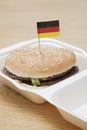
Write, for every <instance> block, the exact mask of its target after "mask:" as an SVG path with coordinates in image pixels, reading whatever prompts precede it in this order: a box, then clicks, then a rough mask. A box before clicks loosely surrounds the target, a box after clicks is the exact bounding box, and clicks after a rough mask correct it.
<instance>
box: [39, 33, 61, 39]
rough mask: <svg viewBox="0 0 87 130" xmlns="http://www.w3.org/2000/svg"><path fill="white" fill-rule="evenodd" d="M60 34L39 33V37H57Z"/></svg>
mask: <svg viewBox="0 0 87 130" xmlns="http://www.w3.org/2000/svg"><path fill="white" fill-rule="evenodd" d="M59 35H60V32H48V33H39V34H38V38H45V37H55V36H59Z"/></svg>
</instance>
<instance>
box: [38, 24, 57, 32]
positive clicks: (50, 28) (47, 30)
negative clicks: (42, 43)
mask: <svg viewBox="0 0 87 130" xmlns="http://www.w3.org/2000/svg"><path fill="white" fill-rule="evenodd" d="M37 30H38V33H46V32H59V27H58V26H55V27H46V28H38V29H37Z"/></svg>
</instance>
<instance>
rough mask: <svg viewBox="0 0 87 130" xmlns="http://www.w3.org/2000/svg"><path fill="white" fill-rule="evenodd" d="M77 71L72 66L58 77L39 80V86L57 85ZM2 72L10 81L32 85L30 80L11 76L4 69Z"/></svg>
mask: <svg viewBox="0 0 87 130" xmlns="http://www.w3.org/2000/svg"><path fill="white" fill-rule="evenodd" d="M78 71H79V68H78V67H77V66H74V67H72V68H71V69H69V70H67V71H66V72H63V73H61V74H58V75H54V76H52V77H48V78H46V80H45V79H44V78H43V79H39V80H40V86H46V85H48V86H49V85H53V84H55V83H58V82H60V81H62V80H64V79H66V78H68V77H70V76H72V75H74V74H76V73H78ZM2 72H3V73H4V74H6V75H7V76H9V77H10V78H12V79H16V80H20V81H21V82H22V83H25V84H29V85H32V83H31V79H30V78H25V77H19V76H16V75H14V74H12V73H11V72H9V71H8V70H7V69H6V68H5V67H4V68H3V69H2Z"/></svg>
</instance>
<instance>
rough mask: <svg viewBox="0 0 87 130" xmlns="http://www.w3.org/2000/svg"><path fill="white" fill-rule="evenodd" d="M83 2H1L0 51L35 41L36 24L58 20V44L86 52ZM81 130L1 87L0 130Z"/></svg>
mask: <svg viewBox="0 0 87 130" xmlns="http://www.w3.org/2000/svg"><path fill="white" fill-rule="evenodd" d="M86 5H87V1H86V0H73V1H72V0H66V1H65V0H51V1H50V0H46V1H41V0H32V1H29V0H2V1H0V48H4V47H7V46H10V45H12V44H15V43H16V42H20V41H24V40H30V39H32V38H37V30H36V22H37V21H43V20H51V19H52V20H55V19H59V20H60V30H61V31H60V32H61V36H60V37H59V38H58V39H59V40H61V41H65V42H68V43H70V44H72V45H76V46H79V47H81V48H83V49H84V50H86V51H87V38H86V35H87V29H86V28H87V6H86ZM19 129H21V130H80V128H78V127H76V126H74V125H72V124H70V123H69V122H67V121H65V120H64V119H63V117H62V116H61V115H60V113H59V112H58V111H57V109H56V108H55V107H54V106H52V105H51V104H49V103H48V102H47V103H44V104H41V105H37V104H34V103H32V102H31V101H29V100H27V99H26V98H24V97H23V96H21V95H19V94H18V93H16V92H15V91H13V90H11V89H9V88H8V87H7V86H5V85H3V83H0V130H19Z"/></svg>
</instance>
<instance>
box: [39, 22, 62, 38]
mask: <svg viewBox="0 0 87 130" xmlns="http://www.w3.org/2000/svg"><path fill="white" fill-rule="evenodd" d="M37 32H38V38H46V37H55V36H59V35H60V29H59V20H55V21H45V22H37Z"/></svg>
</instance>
